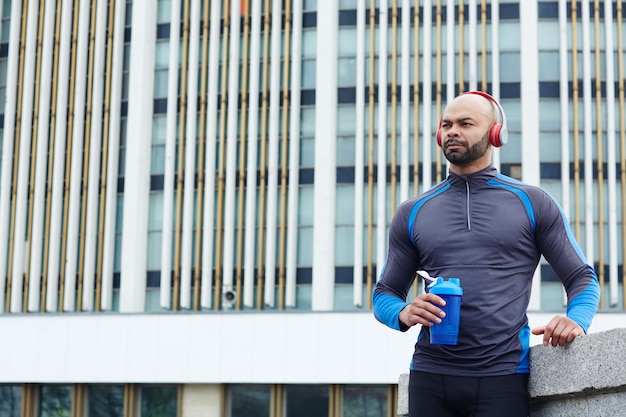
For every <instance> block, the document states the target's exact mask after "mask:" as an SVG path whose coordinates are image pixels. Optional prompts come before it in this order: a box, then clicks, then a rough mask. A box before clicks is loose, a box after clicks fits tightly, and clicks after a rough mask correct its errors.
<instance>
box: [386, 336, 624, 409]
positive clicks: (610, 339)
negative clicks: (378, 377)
mask: <svg viewBox="0 0 626 417" xmlns="http://www.w3.org/2000/svg"><path fill="white" fill-rule="evenodd" d="M530 363H531V372H530V379H529V383H528V391H529V396H530V407H531V416H532V417H565V416H567V417H569V416H586V417H601V416H626V328H619V329H613V330H607V331H604V332H599V333H593V334H588V335H586V336H583V337H579V338H577V339H576V340H575V341H574V342H573V343H571V344H570V345H568V346H563V347H552V346H542V345H537V346H533V347H531V349H530ZM408 387H409V376H408V374H402V375H400V379H399V386H398V415H399V416H406V415H408V411H409V401H408Z"/></svg>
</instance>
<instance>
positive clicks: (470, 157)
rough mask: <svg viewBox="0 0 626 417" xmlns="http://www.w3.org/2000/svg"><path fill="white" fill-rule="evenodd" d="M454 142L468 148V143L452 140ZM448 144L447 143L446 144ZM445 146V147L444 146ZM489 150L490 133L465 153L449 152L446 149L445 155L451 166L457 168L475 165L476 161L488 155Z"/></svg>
mask: <svg viewBox="0 0 626 417" xmlns="http://www.w3.org/2000/svg"><path fill="white" fill-rule="evenodd" d="M451 140H452V141H454V142H456V143H458V144H461V145H464V146H465V147H466V148H467V141H459V140H456V139H451ZM446 143H447V142H446ZM444 146H445V145H444ZM488 149H489V131H487V133H485V134H484V135H483V137H482V138H481V139H480V141H478V142H477V143H475V144H474V145H472V147H470V148H468V149H467V151H465V152H458V151H453V152H448V149H447V147H445V148H444V155H445V157H446V159H447V160H448V161H450V163H451V164H454V165H457V166H467V165H470V164H471V163H473V162H474V161H476V160H478V159H480V158H482V157H483V156H485V154H486V153H487V150H488Z"/></svg>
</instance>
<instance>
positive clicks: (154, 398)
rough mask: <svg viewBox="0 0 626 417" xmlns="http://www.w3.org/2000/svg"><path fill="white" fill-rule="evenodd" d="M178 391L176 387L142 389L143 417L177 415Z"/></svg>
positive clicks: (158, 386)
mask: <svg viewBox="0 0 626 417" xmlns="http://www.w3.org/2000/svg"><path fill="white" fill-rule="evenodd" d="M177 397H178V389H177V387H176V386H175V385H168V386H162V385H156V386H152V385H144V386H142V387H141V417H171V416H175V415H176V409H177V408H178V407H177V402H178V401H177Z"/></svg>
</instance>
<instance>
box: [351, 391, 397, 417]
mask: <svg viewBox="0 0 626 417" xmlns="http://www.w3.org/2000/svg"><path fill="white" fill-rule="evenodd" d="M342 410H343V417H380V416H386V415H387V387H386V386H384V385H383V386H367V385H346V386H345V387H343V401H342Z"/></svg>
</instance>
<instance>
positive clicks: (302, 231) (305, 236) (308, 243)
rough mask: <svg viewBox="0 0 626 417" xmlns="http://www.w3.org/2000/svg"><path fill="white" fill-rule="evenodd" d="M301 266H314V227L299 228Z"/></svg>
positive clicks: (299, 258)
mask: <svg viewBox="0 0 626 417" xmlns="http://www.w3.org/2000/svg"><path fill="white" fill-rule="evenodd" d="M297 263H298V266H299V267H311V266H313V227H312V226H310V227H300V228H298V260H297Z"/></svg>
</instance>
